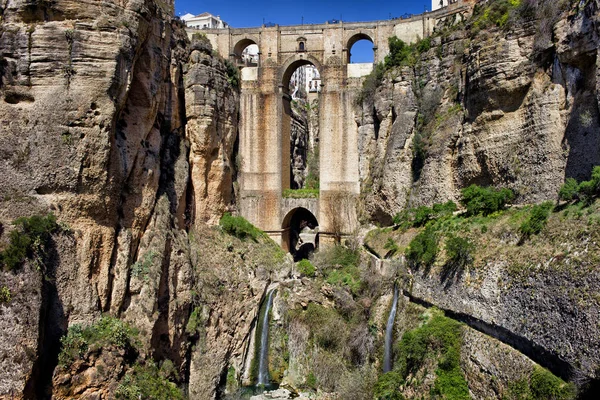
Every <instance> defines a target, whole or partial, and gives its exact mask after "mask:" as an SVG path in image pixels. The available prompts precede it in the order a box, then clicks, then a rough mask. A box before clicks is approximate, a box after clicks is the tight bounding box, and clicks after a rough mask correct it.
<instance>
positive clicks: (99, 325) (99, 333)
mask: <svg viewBox="0 0 600 400" xmlns="http://www.w3.org/2000/svg"><path fill="white" fill-rule="evenodd" d="M137 334H138V332H137V330H136V329H134V328H131V327H129V325H127V324H126V323H125V322H123V321H121V320H120V319H117V318H113V317H110V316H104V317H102V318H100V320H98V321H97V322H95V323H93V324H92V325H89V326H86V327H85V328H84V327H82V326H81V325H73V326H71V327H69V331H68V333H67V335H65V336H63V337H62V338H61V339H60V342H61V345H62V349H61V352H60V354H59V356H58V362H59V364H60V365H69V364H70V363H72V362H73V361H75V360H76V359H78V358H81V357H83V356H84V355H85V353H86V352H87V351H88V350H90V349H98V348H102V347H106V346H115V347H119V348H122V349H125V350H130V349H135V348H136V347H137V346H138V343H137Z"/></svg>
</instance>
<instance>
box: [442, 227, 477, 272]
mask: <svg viewBox="0 0 600 400" xmlns="http://www.w3.org/2000/svg"><path fill="white" fill-rule="evenodd" d="M474 250H475V245H474V244H473V243H472V242H471V241H470V240H469V239H466V238H462V237H460V236H454V235H451V236H450V237H449V238H448V239H446V257H447V264H449V265H452V266H453V267H455V268H464V267H466V266H467V265H470V264H472V263H473V255H472V253H473V251H474Z"/></svg>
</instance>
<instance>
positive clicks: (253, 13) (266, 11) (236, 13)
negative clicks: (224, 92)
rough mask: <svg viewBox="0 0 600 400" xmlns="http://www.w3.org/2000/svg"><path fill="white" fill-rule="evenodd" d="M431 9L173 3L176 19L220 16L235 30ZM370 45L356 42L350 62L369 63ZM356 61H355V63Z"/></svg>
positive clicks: (416, 3) (403, 4) (199, 0)
mask: <svg viewBox="0 0 600 400" xmlns="http://www.w3.org/2000/svg"><path fill="white" fill-rule="evenodd" d="M425 7H426V8H427V9H428V10H429V9H430V8H431V0H387V1H386V0H362V1H360V0H345V1H340V0H295V1H291V0H243V1H242V0H175V13H176V15H183V14H186V13H188V12H189V13H191V14H201V13H203V12H205V11H208V12H209V13H211V14H214V15H220V16H221V19H223V20H224V21H225V22H227V23H228V24H230V25H231V26H232V27H234V28H245V27H254V26H260V25H262V23H263V20H264V22H266V23H268V22H273V23H276V24H279V25H296V24H301V23H302V21H303V17H304V23H305V24H310V23H323V22H325V21H327V20H331V19H342V20H344V21H350V22H352V21H374V20H380V19H388V18H390V16H391V17H400V16H401V15H403V14H406V13H409V14H420V13H422V12H423V10H424V9H425ZM370 49H372V45H371V44H370V43H368V42H357V44H355V46H354V47H353V51H352V53H353V60H352V61H353V62H364V61H369V60H368V58H369V57H370V54H369V53H370V52H372V51H371V50H370ZM355 58H356V59H355Z"/></svg>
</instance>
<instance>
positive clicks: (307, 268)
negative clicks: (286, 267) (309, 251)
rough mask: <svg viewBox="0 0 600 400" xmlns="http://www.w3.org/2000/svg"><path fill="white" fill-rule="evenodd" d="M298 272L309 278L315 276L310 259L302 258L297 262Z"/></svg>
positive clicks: (314, 269)
mask: <svg viewBox="0 0 600 400" xmlns="http://www.w3.org/2000/svg"><path fill="white" fill-rule="evenodd" d="M298 272H300V273H301V274H302V275H304V276H308V277H309V278H312V277H314V276H315V273H316V268H315V266H314V265H313V264H312V263H311V262H310V260H307V259H303V260H300V261H299V262H298Z"/></svg>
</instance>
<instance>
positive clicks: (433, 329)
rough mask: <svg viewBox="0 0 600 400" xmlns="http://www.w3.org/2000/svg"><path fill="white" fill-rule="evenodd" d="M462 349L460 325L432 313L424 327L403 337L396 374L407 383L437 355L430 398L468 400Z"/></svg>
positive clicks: (439, 314) (398, 351)
mask: <svg viewBox="0 0 600 400" xmlns="http://www.w3.org/2000/svg"><path fill="white" fill-rule="evenodd" d="M461 345H462V336H461V324H460V323H458V322H456V321H454V320H452V319H450V318H446V317H445V316H444V315H443V314H441V313H438V312H435V313H434V315H433V316H432V317H431V318H430V319H429V320H428V321H427V322H426V323H425V324H423V325H422V326H420V327H418V328H416V329H413V330H411V331H408V332H406V333H405V334H404V336H402V340H401V341H400V343H399V344H398V345H397V349H396V353H397V354H398V357H397V358H398V360H397V361H398V362H397V368H396V369H395V370H396V371H397V372H399V373H400V375H401V377H402V378H403V379H407V378H408V377H409V375H414V374H415V373H416V372H417V371H418V370H419V369H420V368H421V367H423V366H424V364H425V360H426V359H427V358H428V357H436V356H438V355H439V357H440V361H439V362H438V368H437V370H436V375H437V378H436V380H435V383H434V387H433V388H432V390H431V394H433V395H438V396H440V398H444V399H452V400H459V399H469V398H470V397H469V388H468V386H467V382H466V380H465V378H464V376H463V374H462V371H461V369H460V348H461Z"/></svg>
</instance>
